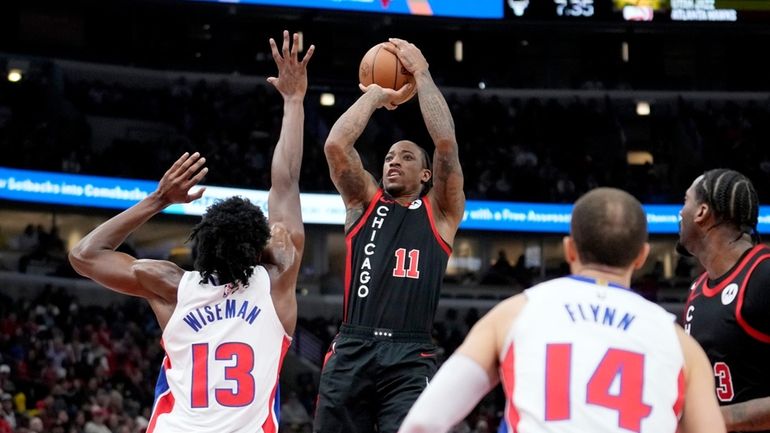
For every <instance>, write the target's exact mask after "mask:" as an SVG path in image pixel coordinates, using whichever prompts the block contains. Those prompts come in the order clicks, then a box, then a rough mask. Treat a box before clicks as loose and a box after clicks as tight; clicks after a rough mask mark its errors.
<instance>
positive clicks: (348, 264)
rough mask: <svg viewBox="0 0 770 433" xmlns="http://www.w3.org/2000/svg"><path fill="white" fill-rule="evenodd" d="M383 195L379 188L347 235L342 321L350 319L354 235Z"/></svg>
mask: <svg viewBox="0 0 770 433" xmlns="http://www.w3.org/2000/svg"><path fill="white" fill-rule="evenodd" d="M380 197H382V190H381V189H378V190H377V193H376V194H374V197H373V198H372V201H370V202H369V207H368V208H367V209H366V212H364V214H363V215H362V216H361V218H359V220H358V222H357V223H356V225H355V226H353V228H352V229H351V230H350V231H349V232H348V233H347V234H346V235H345V293H344V297H343V301H342V321H343V322H347V321H348V299H350V283H351V280H352V279H353V248H352V246H353V237H355V236H356V234H358V232H359V231H360V230H361V227H363V226H364V223H366V220H367V219H369V215H371V214H372V211H374V206H375V205H376V204H377V202H378V201H379V200H380Z"/></svg>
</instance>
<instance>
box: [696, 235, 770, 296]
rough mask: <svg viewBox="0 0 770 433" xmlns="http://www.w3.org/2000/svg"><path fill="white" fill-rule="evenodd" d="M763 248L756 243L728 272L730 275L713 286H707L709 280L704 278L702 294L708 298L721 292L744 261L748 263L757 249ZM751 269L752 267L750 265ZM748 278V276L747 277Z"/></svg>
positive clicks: (743, 264)
mask: <svg viewBox="0 0 770 433" xmlns="http://www.w3.org/2000/svg"><path fill="white" fill-rule="evenodd" d="M763 248H764V245H763V244H759V245H756V246H755V247H754V248H752V249H751V252H750V253H748V254H746V257H744V258H743V260H741V263H740V264H739V265H738V266H736V267H735V269H733V271H732V272H731V273H730V275H728V276H727V278H725V279H724V280H722V282H721V283H719V284H717V285H716V286H714V287H709V282H708V280H706V281H705V282H704V283H703V294H704V295H706V296H708V297H709V298H710V297H712V296H714V295H716V294H717V293H719V292H721V291H722V289H724V288H725V287H727V285H728V284H730V283H731V282H732V280H733V278H735V276H736V275H738V273H739V272H741V271H742V270H743V267H744V266H746V263H748V261H749V260H751V259H752V257H754V255H756V254H757V253H758V252H759V251H761V250H762V249H763ZM752 269H753V267H752ZM747 279H748V277H747Z"/></svg>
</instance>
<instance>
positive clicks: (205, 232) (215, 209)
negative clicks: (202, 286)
mask: <svg viewBox="0 0 770 433" xmlns="http://www.w3.org/2000/svg"><path fill="white" fill-rule="evenodd" d="M269 239H270V227H269V226H268V223H267V218H265V215H264V213H262V210H261V209H260V208H259V207H257V206H255V205H254V204H252V203H251V202H250V201H249V200H247V199H244V198H241V197H230V198H228V199H226V200H222V201H219V202H217V203H215V204H213V205H211V206H209V207H208V209H206V214H205V215H204V216H203V219H201V221H200V222H199V223H198V224H197V225H196V226H195V227H194V228H193V231H192V233H191V234H190V238H189V239H188V240H191V241H193V243H194V251H195V264H194V267H195V270H197V271H198V272H200V273H201V283H206V282H207V281H210V280H211V279H212V277H213V276H216V284H217V285H222V284H234V285H240V286H243V287H246V286H248V282H249V278H250V277H251V275H252V273H253V271H254V268H253V267H254V266H255V265H256V264H257V263H258V262H259V258H260V256H261V254H262V251H263V250H264V249H265V247H266V246H267V242H268V240H269Z"/></svg>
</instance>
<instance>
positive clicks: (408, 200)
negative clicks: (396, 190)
mask: <svg viewBox="0 0 770 433" xmlns="http://www.w3.org/2000/svg"><path fill="white" fill-rule="evenodd" d="M385 192H387V190H386V191H385ZM388 195H390V197H391V198H392V199H393V200H395V201H396V203H398V204H400V205H401V206H409V205H410V204H412V202H413V201H415V200H417V199H418V198H420V192H419V191H417V192H406V191H404V192H402V193H401V194H399V195H392V194H390V193H389V192H388Z"/></svg>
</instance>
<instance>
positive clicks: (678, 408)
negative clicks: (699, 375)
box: [674, 367, 685, 419]
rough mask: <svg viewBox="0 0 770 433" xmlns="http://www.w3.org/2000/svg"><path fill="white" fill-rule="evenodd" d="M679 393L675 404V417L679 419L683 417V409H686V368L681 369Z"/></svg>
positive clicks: (678, 381) (678, 385) (678, 383)
mask: <svg viewBox="0 0 770 433" xmlns="http://www.w3.org/2000/svg"><path fill="white" fill-rule="evenodd" d="M676 383H677V392H676V401H675V402H674V416H676V418H677V419H679V418H680V417H681V416H682V409H684V391H685V389H684V367H682V368H680V369H679V377H678V378H677V380H676Z"/></svg>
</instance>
